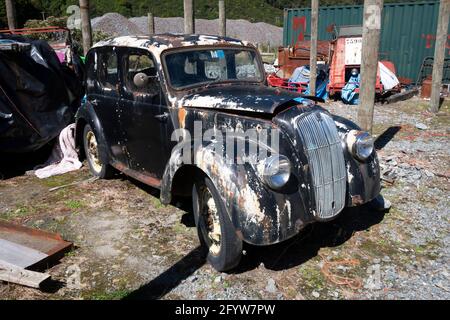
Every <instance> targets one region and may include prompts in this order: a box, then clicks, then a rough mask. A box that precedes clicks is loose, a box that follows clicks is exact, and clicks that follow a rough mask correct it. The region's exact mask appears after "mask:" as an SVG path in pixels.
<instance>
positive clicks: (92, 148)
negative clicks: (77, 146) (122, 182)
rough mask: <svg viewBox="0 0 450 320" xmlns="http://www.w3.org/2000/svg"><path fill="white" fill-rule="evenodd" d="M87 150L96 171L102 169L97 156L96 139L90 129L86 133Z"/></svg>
mask: <svg viewBox="0 0 450 320" xmlns="http://www.w3.org/2000/svg"><path fill="white" fill-rule="evenodd" d="M86 141H87V149H88V150H87V151H88V157H89V160H90V163H91V165H92V167H93V168H94V170H95V171H96V172H100V171H102V163H101V162H100V159H99V156H98V147H97V139H96V138H95V134H94V133H93V132H92V131H89V132H88V133H87V135H86Z"/></svg>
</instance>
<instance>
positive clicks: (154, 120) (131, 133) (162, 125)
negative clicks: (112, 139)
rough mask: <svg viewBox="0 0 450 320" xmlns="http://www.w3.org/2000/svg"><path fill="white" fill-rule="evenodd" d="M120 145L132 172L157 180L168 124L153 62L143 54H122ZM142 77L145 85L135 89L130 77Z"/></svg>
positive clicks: (165, 158)
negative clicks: (124, 147)
mask: <svg viewBox="0 0 450 320" xmlns="http://www.w3.org/2000/svg"><path fill="white" fill-rule="evenodd" d="M121 64H122V70H123V71H124V72H123V85H122V90H123V92H122V97H121V99H120V106H121V109H122V113H121V117H122V132H123V135H124V136H123V138H124V140H123V143H124V145H125V146H126V150H127V157H128V163H129V166H130V168H131V169H132V170H135V171H138V172H143V173H146V174H149V175H151V176H152V177H155V178H157V179H161V178H162V175H163V173H164V169H165V165H166V163H167V161H168V159H169V152H168V150H167V130H166V126H167V124H168V122H169V120H170V117H169V113H168V108H167V105H166V103H165V99H164V98H163V94H162V90H161V86H160V82H159V78H158V71H157V68H156V64H155V60H154V58H153V57H152V55H151V54H150V53H149V52H148V51H146V50H140V49H127V50H126V51H124V52H122V61H121ZM137 74H141V75H142V74H145V75H146V76H147V77H148V79H147V80H148V83H147V84H146V85H144V86H137V85H136V84H135V82H134V77H135V76H136V75H137Z"/></svg>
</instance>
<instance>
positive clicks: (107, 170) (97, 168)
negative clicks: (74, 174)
mask: <svg viewBox="0 0 450 320" xmlns="http://www.w3.org/2000/svg"><path fill="white" fill-rule="evenodd" d="M97 141H98V140H97V137H96V135H95V132H94V130H92V128H91V126H90V125H88V124H87V125H86V126H85V127H84V130H83V146H84V153H85V155H86V159H87V162H88V164H89V169H90V171H91V173H92V174H93V175H94V176H96V177H99V178H100V179H108V178H111V177H112V176H113V175H114V168H113V167H111V165H109V164H108V163H102V162H101V160H100V154H99V150H98V144H97Z"/></svg>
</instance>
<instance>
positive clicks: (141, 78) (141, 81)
mask: <svg viewBox="0 0 450 320" xmlns="http://www.w3.org/2000/svg"><path fill="white" fill-rule="evenodd" d="M149 78H150V77H149V76H147V75H146V74H145V73H142V72H139V73H137V74H136V75H135V76H134V78H133V83H134V85H135V86H136V87H138V88H143V87H145V86H146V85H147V84H148V82H149Z"/></svg>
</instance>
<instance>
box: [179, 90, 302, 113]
mask: <svg viewBox="0 0 450 320" xmlns="http://www.w3.org/2000/svg"><path fill="white" fill-rule="evenodd" d="M299 97H302V95H301V94H298V93H295V92H289V91H286V90H281V89H276V88H270V87H266V86H263V85H220V86H216V87H211V88H206V89H202V90H201V91H198V92H196V93H194V94H190V95H187V96H185V97H183V98H182V99H181V101H180V103H181V106H182V107H193V108H206V109H218V110H223V111H243V112H256V113H265V114H274V113H276V110H277V108H279V107H280V106H282V105H285V104H286V103H288V102H290V101H292V100H293V99H295V98H299ZM297 103H298V102H297Z"/></svg>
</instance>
